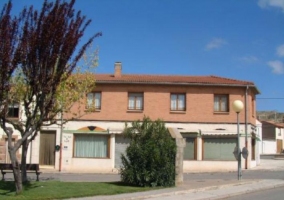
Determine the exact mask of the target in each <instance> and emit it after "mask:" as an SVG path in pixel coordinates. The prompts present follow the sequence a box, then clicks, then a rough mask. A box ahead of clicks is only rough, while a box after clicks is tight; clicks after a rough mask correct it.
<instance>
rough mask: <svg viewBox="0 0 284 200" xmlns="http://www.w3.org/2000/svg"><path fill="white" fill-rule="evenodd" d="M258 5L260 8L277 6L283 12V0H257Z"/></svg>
mask: <svg viewBox="0 0 284 200" xmlns="http://www.w3.org/2000/svg"><path fill="white" fill-rule="evenodd" d="M258 5H259V7H261V8H268V7H270V6H271V7H278V8H281V9H282V11H283V12H284V1H283V0H258Z"/></svg>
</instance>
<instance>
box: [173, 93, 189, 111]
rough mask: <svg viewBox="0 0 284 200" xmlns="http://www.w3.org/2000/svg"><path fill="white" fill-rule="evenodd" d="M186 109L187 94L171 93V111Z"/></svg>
mask: <svg viewBox="0 0 284 200" xmlns="http://www.w3.org/2000/svg"><path fill="white" fill-rule="evenodd" d="M185 110H186V95H185V94H184V93H172V94H171V111H185Z"/></svg>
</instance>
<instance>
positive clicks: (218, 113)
mask: <svg viewBox="0 0 284 200" xmlns="http://www.w3.org/2000/svg"><path fill="white" fill-rule="evenodd" d="M214 114H216V115H228V114H230V112H218V111H214Z"/></svg>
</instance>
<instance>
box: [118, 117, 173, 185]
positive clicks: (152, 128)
mask: <svg viewBox="0 0 284 200" xmlns="http://www.w3.org/2000/svg"><path fill="white" fill-rule="evenodd" d="M123 134H124V137H126V138H129V139H130V145H129V146H128V147H127V149H126V155H122V156H121V159H122V165H123V167H122V168H121V169H120V175H121V180H122V181H123V182H125V183H128V184H132V185H137V186H143V187H145V186H147V187H148V186H151V187H155V186H174V185H175V156H176V144H175V140H174V139H172V137H171V136H170V133H169V131H168V129H167V128H166V127H165V124H164V122H163V121H161V120H156V121H151V120H150V119H149V118H146V117H144V119H143V121H139V120H138V121H135V122H133V123H132V127H127V125H126V127H125V130H124V133H123Z"/></svg>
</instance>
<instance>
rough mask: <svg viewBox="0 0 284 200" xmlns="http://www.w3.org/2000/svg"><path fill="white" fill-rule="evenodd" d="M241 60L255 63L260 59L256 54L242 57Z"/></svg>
mask: <svg viewBox="0 0 284 200" xmlns="http://www.w3.org/2000/svg"><path fill="white" fill-rule="evenodd" d="M240 60H241V61H243V62H246V63H255V62H258V61H259V59H258V58H257V57H255V56H244V57H241V58H240Z"/></svg>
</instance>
